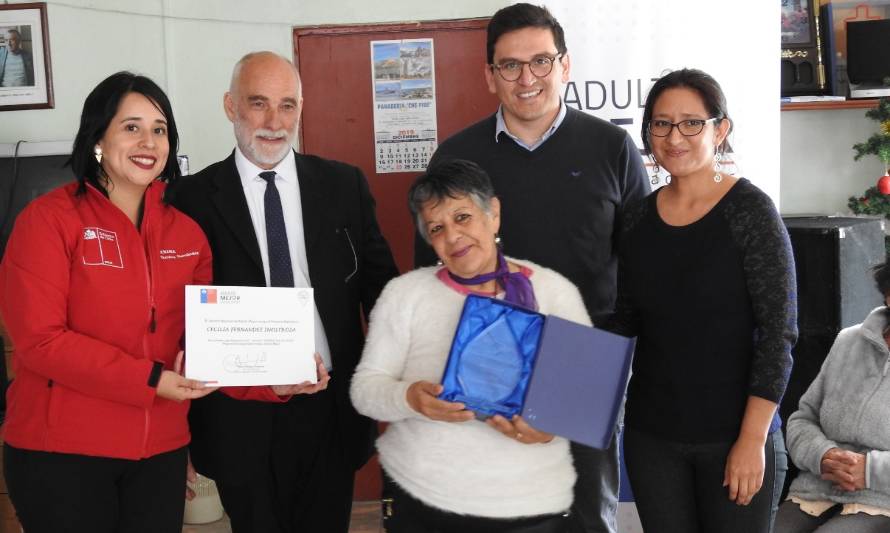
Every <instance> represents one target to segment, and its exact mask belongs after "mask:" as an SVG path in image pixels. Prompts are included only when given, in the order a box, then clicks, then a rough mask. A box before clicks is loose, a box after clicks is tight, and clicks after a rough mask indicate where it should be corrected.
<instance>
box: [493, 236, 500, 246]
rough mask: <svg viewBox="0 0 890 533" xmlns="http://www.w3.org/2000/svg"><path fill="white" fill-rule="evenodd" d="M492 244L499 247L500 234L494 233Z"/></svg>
mask: <svg viewBox="0 0 890 533" xmlns="http://www.w3.org/2000/svg"><path fill="white" fill-rule="evenodd" d="M494 245H495V246H497V247H498V248H500V247H501V236H500V235H498V234H497V233H495V234H494Z"/></svg>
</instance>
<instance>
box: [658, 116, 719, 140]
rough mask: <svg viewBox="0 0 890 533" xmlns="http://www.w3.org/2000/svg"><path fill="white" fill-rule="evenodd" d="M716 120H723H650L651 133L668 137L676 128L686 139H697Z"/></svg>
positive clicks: (715, 118)
mask: <svg viewBox="0 0 890 533" xmlns="http://www.w3.org/2000/svg"><path fill="white" fill-rule="evenodd" d="M715 120H722V119H719V118H717V117H713V118H708V119H702V118H691V119H689V120H681V121H680V122H671V121H669V120H650V121H649V133H650V134H651V135H654V136H656V137H667V136H668V135H670V134H671V131H672V130H673V129H674V128H675V127H676V128H677V131H679V132H680V135H682V136H684V137H695V136H696V135H698V134H699V133H701V130H703V129H705V124H707V123H708V122H713V121H715Z"/></svg>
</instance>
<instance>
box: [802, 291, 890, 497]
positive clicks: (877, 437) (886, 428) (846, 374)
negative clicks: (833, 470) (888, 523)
mask: <svg viewBox="0 0 890 533" xmlns="http://www.w3.org/2000/svg"><path fill="white" fill-rule="evenodd" d="M888 323H890V311H888V309H887V308H886V307H879V308H877V309H875V310H874V311H872V312H871V313H870V314H869V315H868V317H867V318H866V319H865V321H864V322H863V323H862V324H859V325H858V326H852V327H849V328H847V329H845V330H843V331H841V332H840V334H838V336H837V339H836V340H835V341H834V345H833V346H832V347H831V351H830V352H829V353H828V357H826V358H825V362H824V363H823V365H822V370H821V371H820V372H819V375H818V376H816V379H815V380H814V381H813V383H812V385H810V388H809V389H807V392H806V393H805V394H804V395H803V397H802V398H801V399H800V408H799V409H798V410H797V411H796V412H795V413H794V414H793V415H791V418H789V419H788V451H789V452H790V453H791V458H792V460H793V461H794V464H796V465H797V466H798V468H800V470H801V472H800V475H798V476H797V478H796V479H795V480H794V482H793V483H792V484H791V489H790V494H791V495H793V496H798V497H800V498H803V499H805V500H811V501H815V500H829V501H833V502H838V503H860V504H865V505H873V506H876V507H881V508H883V509H890V377H888V370H890V350H888V348H887V343H886V342H885V341H884V336H883V333H882V332H883V331H884V328H885V327H887V325H888ZM834 447H839V448H842V449H846V450H852V451H854V452H858V453H862V454H866V456H867V459H866V487H867V488H865V489H863V490H857V491H853V492H846V491H840V490H835V489H833V488H832V487H831V482H830V481H825V480H822V479H821V478H820V473H821V461H822V456H823V455H824V454H825V452H827V451H828V450H829V449H831V448H834Z"/></svg>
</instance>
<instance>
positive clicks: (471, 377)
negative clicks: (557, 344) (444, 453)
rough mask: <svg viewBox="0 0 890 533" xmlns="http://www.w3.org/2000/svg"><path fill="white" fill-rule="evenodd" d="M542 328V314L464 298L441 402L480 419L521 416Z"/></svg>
mask: <svg viewBox="0 0 890 533" xmlns="http://www.w3.org/2000/svg"><path fill="white" fill-rule="evenodd" d="M543 327H544V315H542V314H540V313H536V312H534V311H530V310H528V309H525V308H522V307H519V306H516V305H513V304H510V303H507V302H504V301H501V300H495V299H493V298H486V297H482V296H476V295H474V294H471V295H468V296H467V299H466V302H465V303H464V309H463V312H462V313H461V317H460V323H459V324H458V326H457V331H456V332H455V334H454V340H453V341H452V344H451V353H450V354H449V356H448V365H447V366H446V367H445V374H444V375H443V376H442V385H443V387H444V390H443V391H442V394H440V395H439V398H441V399H443V400H447V401H449V402H462V403H464V404H465V405H466V406H467V409H469V410H471V411H474V412H475V413H476V414H477V416H478V417H480V418H488V417H489V416H492V415H495V414H499V415H501V416H503V417H505V418H508V419H509V418H512V417H513V415H516V414H519V412H520V411H521V410H522V403H523V401H524V400H525V391H526V388H527V387H528V383H529V380H530V379H531V373H532V368H533V367H534V362H535V355H536V354H537V351H538V341H539V340H540V338H541V331H542V329H543Z"/></svg>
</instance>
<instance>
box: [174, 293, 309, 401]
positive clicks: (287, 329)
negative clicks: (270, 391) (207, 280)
mask: <svg viewBox="0 0 890 533" xmlns="http://www.w3.org/2000/svg"><path fill="white" fill-rule="evenodd" d="M313 309H314V306H313V299H312V289H305V288H300V289H297V288H290V287H288V288H284V287H223V286H215V287H214V286H204V285H187V286H186V288H185V376H186V377H187V378H190V379H198V380H201V381H206V382H209V383H210V384H213V385H218V386H241V385H290V384H295V383H303V382H306V381H308V382H311V383H315V382H316V381H317V374H316V368H315V358H314V355H313V354H314V353H315V326H314V323H313V320H314V312H313Z"/></svg>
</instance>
